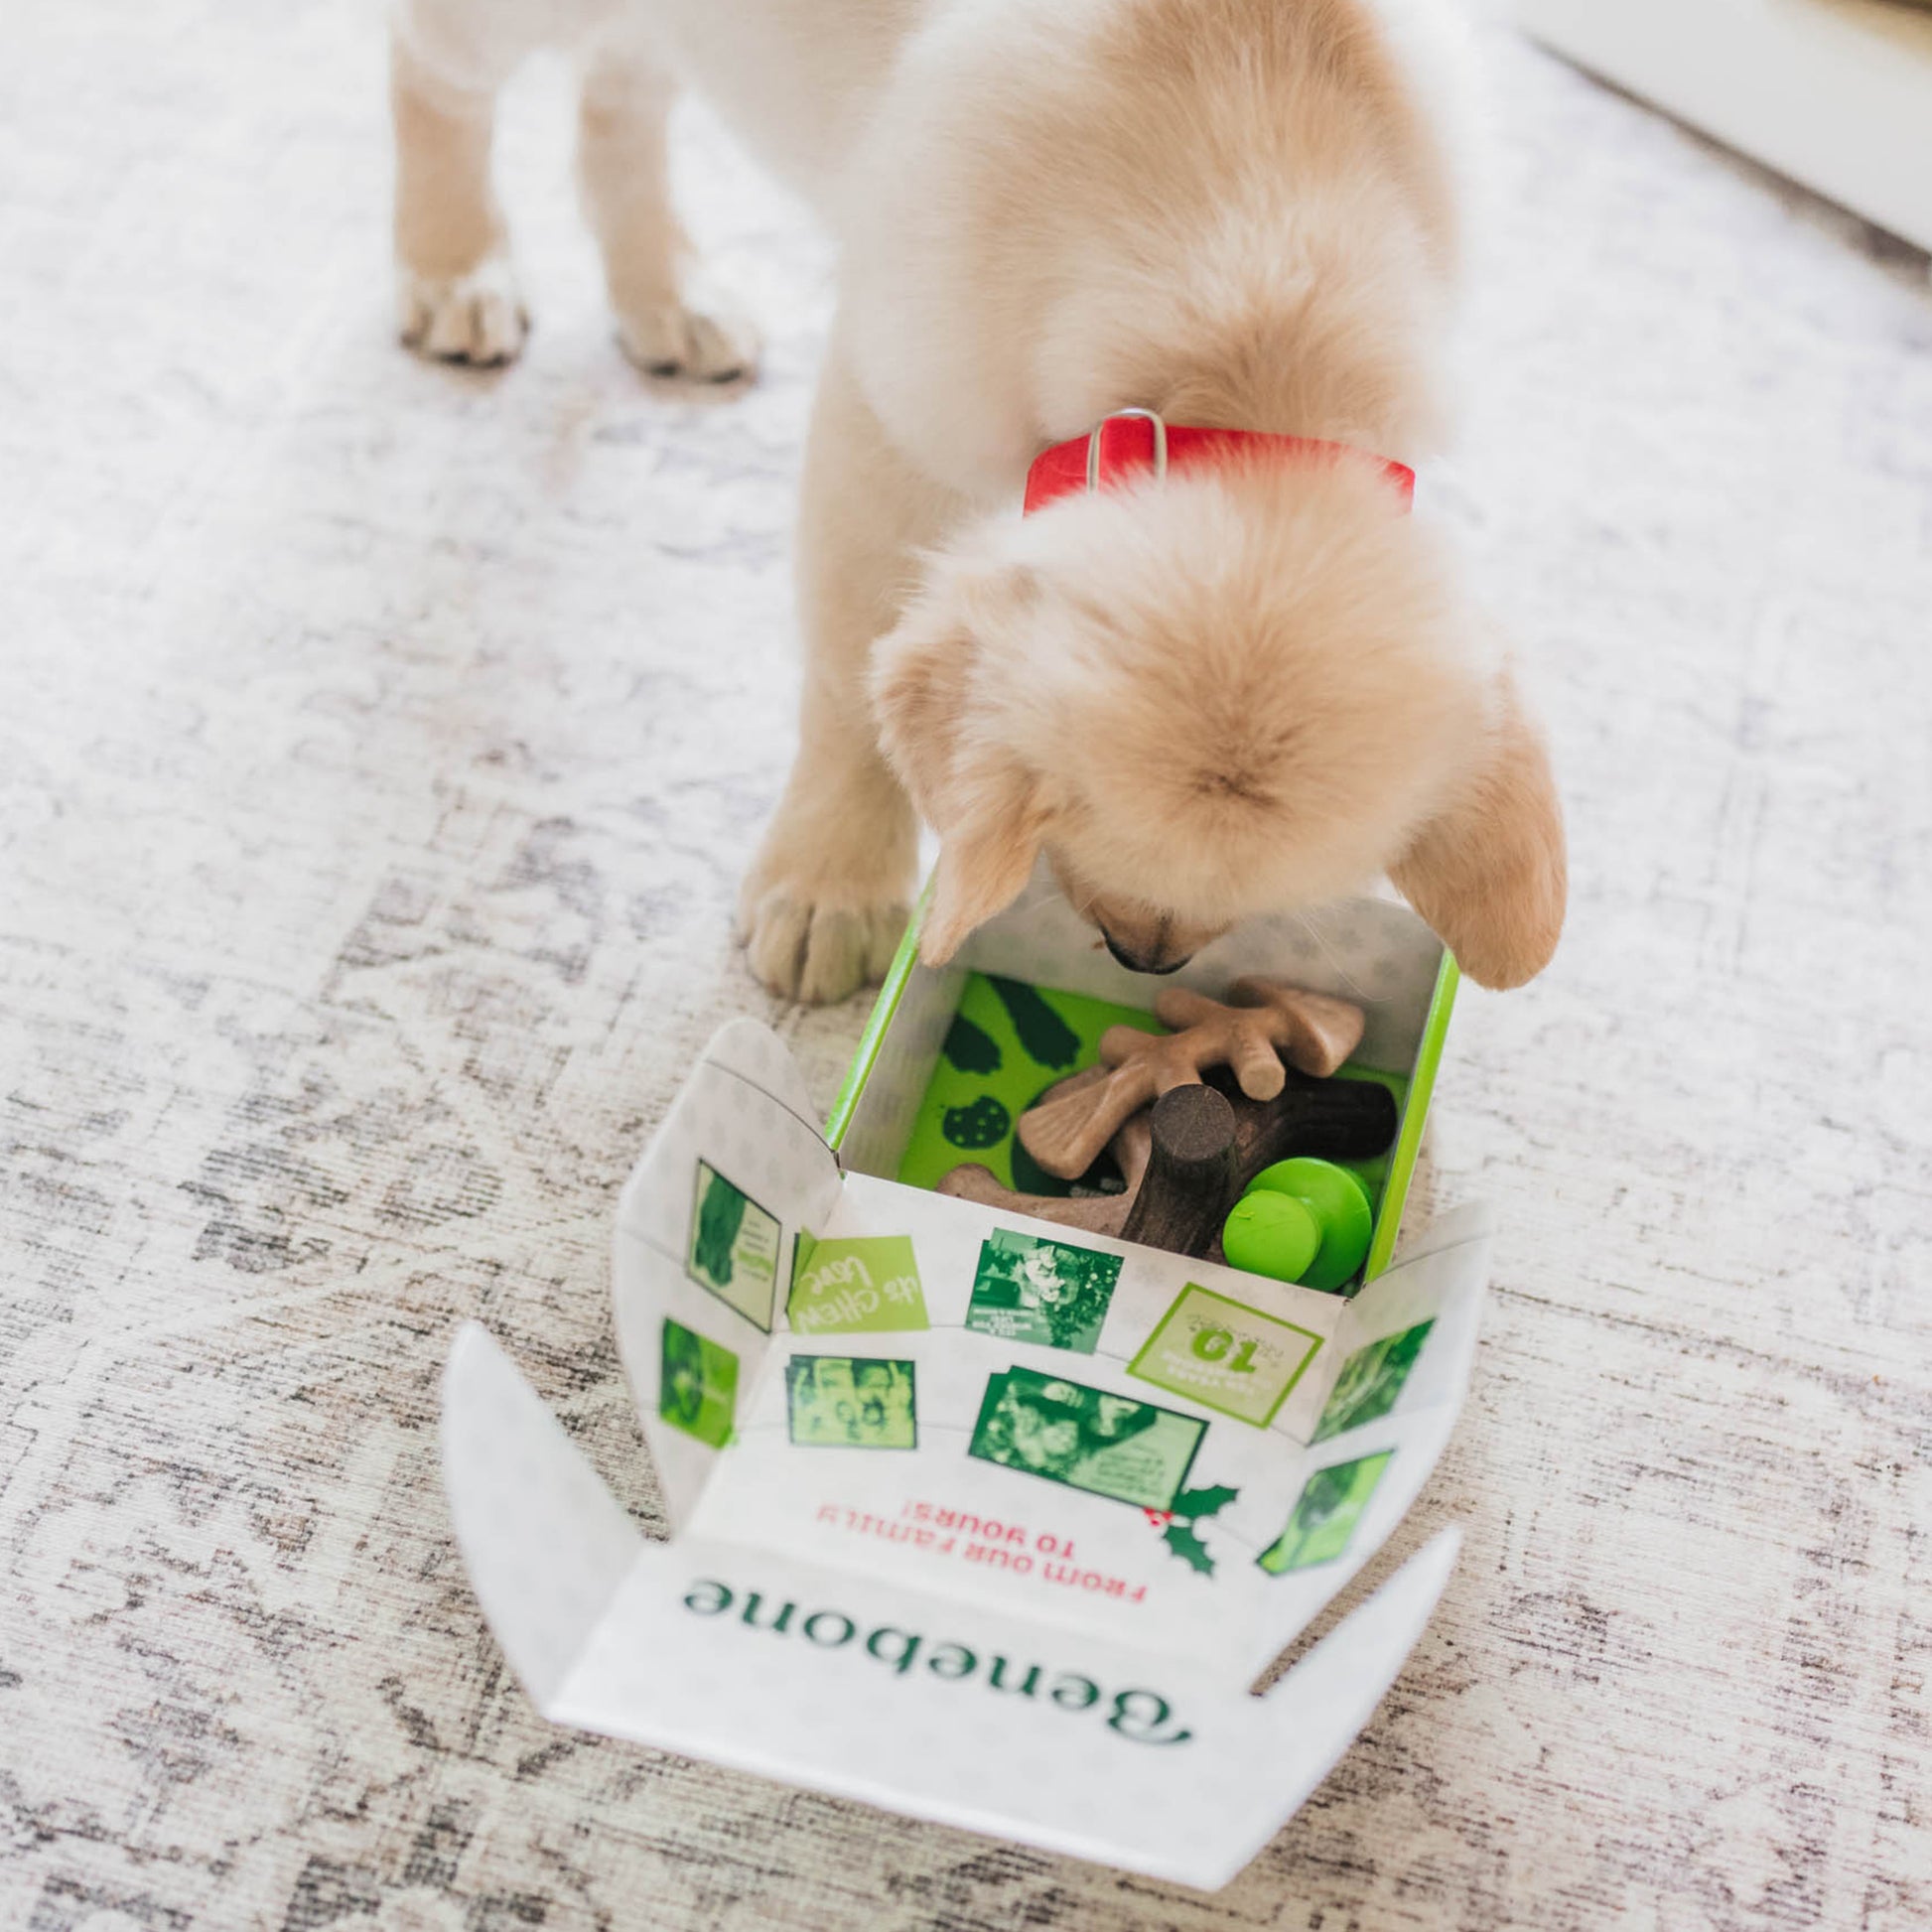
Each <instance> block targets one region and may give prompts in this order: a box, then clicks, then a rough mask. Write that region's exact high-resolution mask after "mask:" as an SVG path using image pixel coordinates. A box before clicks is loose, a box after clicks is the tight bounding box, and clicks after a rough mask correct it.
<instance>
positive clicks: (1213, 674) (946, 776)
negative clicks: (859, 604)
mask: <svg viewBox="0 0 1932 1932" xmlns="http://www.w3.org/2000/svg"><path fill="white" fill-rule="evenodd" d="M874 702H875V709H876V712H877V716H878V721H879V725H880V730H881V736H882V740H883V743H884V747H885V750H886V754H887V757H888V758H889V759H891V761H892V763H893V766H894V768H895V770H896V771H897V773H898V775H899V778H900V779H901V781H902V782H903V783H904V784H905V786H906V788H907V790H908V791H909V792H910V793H911V795H912V797H913V799H914V801H915V802H916V803H917V805H918V806H919V808H920V810H921V811H922V812H923V813H924V815H925V817H926V819H927V820H928V822H929V823H930V824H931V825H932V826H933V827H934V829H935V830H936V831H937V832H938V834H939V836H940V840H941V853H940V860H939V867H938V874H937V880H936V885H935V894H934V900H933V904H932V907H931V910H930V913H929V915H928V918H927V923H926V926H925V929H924V936H923V940H922V945H921V950H922V954H923V956H924V958H925V959H926V960H927V961H928V963H931V964H940V963H943V962H944V961H945V960H946V959H948V958H950V957H951V956H952V954H953V952H954V951H955V950H956V949H957V947H958V946H959V944H960V942H961V941H962V940H963V939H964V938H965V936H966V934H967V933H969V932H970V931H971V930H972V929H973V928H974V927H975V926H976V925H978V924H979V923H981V921H983V920H985V919H987V918H990V917H991V916H992V915H993V914H994V913H996V912H998V911H1000V910H1001V909H1002V908H1003V907H1004V906H1006V905H1008V904H1009V903H1011V901H1012V900H1013V899H1014V898H1015V897H1018V895H1019V893H1020V892H1021V890H1022V888H1023V887H1024V886H1025V885H1026V883H1027V881H1028V878H1029V877H1030V876H1031V874H1032V872H1033V868H1034V864H1035V860H1036V859H1037V858H1038V857H1039V855H1040V854H1041V853H1042V852H1043V853H1044V854H1045V855H1046V856H1047V858H1048V860H1049V862H1050V863H1051V865H1052V867H1053V869H1054V871H1055V873H1056V874H1057V876H1058V879H1059V881H1060V884H1061V886H1062V887H1063V888H1064V890H1065V892H1066V894H1067V897H1069V899H1070V900H1071V901H1072V903H1073V904H1074V905H1075V906H1076V907H1077V908H1078V909H1079V910H1080V912H1081V913H1082V914H1083V915H1084V916H1085V917H1086V918H1087V919H1088V920H1089V921H1091V922H1092V923H1093V924H1094V925H1095V926H1097V927H1098V928H1099V930H1100V931H1101V933H1102V934H1103V936H1104V937H1105V939H1106V941H1107V943H1108V945H1109V946H1110V947H1111V949H1112V950H1113V952H1114V954H1115V955H1116V957H1118V958H1119V959H1121V960H1122V961H1123V962H1124V963H1125V964H1127V965H1129V966H1131V967H1134V968H1136V969H1138V970H1141V971H1146V972H1163V971H1173V969H1174V968H1176V967H1178V966H1180V965H1182V964H1183V963H1185V961H1186V959H1187V958H1188V957H1189V956H1190V955H1191V954H1192V953H1193V952H1194V951H1195V950H1196V949H1197V948H1198V947H1200V946H1201V945H1204V944H1205V943H1206V942H1207V941H1208V940H1209V939H1211V938H1213V937H1215V936H1216V935H1217V934H1219V933H1220V932H1222V931H1224V930H1226V929H1227V928H1228V927H1229V926H1230V925H1232V924H1234V923H1235V922H1236V921H1237V920H1240V919H1243V918H1245V917H1248V916H1250V915H1253V914H1258V913H1270V912H1281V911H1288V910H1292V909H1294V908H1297V907H1299V906H1304V905H1311V904H1315V903H1318V902H1320V901H1321V900H1324V899H1328V898H1332V897H1337V896H1339V895H1341V894H1344V893H1347V892H1351V891H1355V890H1359V889H1360V888H1361V887H1362V886H1364V885H1365V884H1367V883H1368V882H1369V881H1371V880H1372V879H1374V878H1375V877H1376V876H1378V875H1379V874H1381V873H1384V872H1387V873H1388V874H1389V875H1390V876H1391V877H1392V878H1393V880H1394V881H1395V883H1396V885H1397V886H1398V887H1399V889H1400V890H1401V891H1402V892H1403V893H1404V894H1405V895H1406V896H1407V897H1408V898H1409V899H1410V901H1411V902H1412V903H1413V904H1414V905H1415V906H1416V908H1417V909H1418V911H1420V912H1421V913H1422V915H1423V916H1424V918H1426V919H1427V920H1428V921H1429V922H1430V924H1431V925H1432V926H1434V927H1435V929H1436V930H1437V931H1438V932H1439V933H1440V934H1441V935H1442V937H1443V938H1444V940H1445V941H1446V942H1447V943H1448V944H1449V947H1450V948H1451V949H1452V950H1453V951H1454V952H1455V954H1456V956H1457V958H1458V960H1459V961H1460V963H1461V965H1462V967H1463V969H1464V970H1465V971H1466V972H1467V973H1468V974H1469V975H1470V976H1471V977H1472V978H1473V979H1475V980H1477V981H1478V982H1480V983H1481V984H1483V985H1486V986H1514V985H1518V984H1520V983H1521V982H1522V981H1524V980H1526V979H1528V978H1529V977H1531V975H1533V974H1534V973H1536V972H1537V971H1539V970H1540V969H1541V968H1542V967H1543V965H1544V964H1545V963H1546V962H1547V961H1548V959H1549V957H1550V954H1551V952H1552V951H1553V950H1554V948H1555V945H1556V940H1557V934H1558V931H1559V928H1560V927H1561V925H1562V921H1563V910H1564V895H1565V866H1564V842H1563V829H1562V820H1561V814H1560V810H1559V807H1558V803H1557V798H1556V792H1555V787H1554V785H1553V783H1552V781H1551V777H1550V771H1549V765H1548V761H1547V759H1546V757H1545V754H1544V751H1543V747H1542V744H1541V742H1540V740H1539V739H1538V737H1537V735H1536V734H1535V732H1534V730H1533V729H1532V727H1531V726H1530V724H1529V723H1528V721H1527V719H1526V718H1525V716H1524V713H1523V711H1522V708H1521V706H1520V704H1519V703H1518V700H1517V696H1516V692H1515V689H1514V686H1513V684H1512V682H1511V679H1510V675H1509V671H1508V668H1507V666H1506V664H1505V663H1504V662H1503V661H1502V659H1501V656H1500V653H1499V652H1498V650H1497V648H1496V646H1495V644H1494V642H1493V641H1492V639H1491V637H1490V635H1489V633H1488V631H1487V627H1486V626H1485V625H1484V624H1483V623H1482V621H1480V619H1478V618H1477V617H1476V616H1475V615H1474V614H1473V613H1472V612H1471V611H1470V610H1469V608H1468V607H1467V606H1466V604H1465V603H1464V601H1463V597H1462V594H1461V592H1460V590H1459V588H1458V586H1457V584H1456V581H1455V577H1454V573H1453V571H1452V570H1451V568H1450V566H1449V559H1448V556H1447V554H1446V552H1445V549H1444V547H1443V545H1442V544H1441V543H1440V541H1439V540H1438V539H1437V537H1436V536H1435V534H1434V533H1433V532H1432V531H1431V530H1430V529H1429V527H1428V526H1427V525H1426V524H1424V523H1422V522H1419V521H1417V520H1416V519H1414V518H1410V517H1405V516H1401V515H1399V514H1397V512H1396V509H1395V507H1394V505H1393V504H1392V502H1391V499H1390V496H1389V493H1388V486H1387V484H1386V483H1384V482H1383V481H1382V480H1381V478H1380V477H1379V476H1377V475H1375V474H1374V473H1373V472H1372V471H1371V470H1369V468H1368V467H1367V466H1365V465H1363V466H1358V465H1354V464H1345V465H1339V466H1335V467H1326V466H1322V467H1285V466H1280V465H1272V466H1257V467H1254V468H1248V469H1237V470H1232V471H1216V472H1214V473H1212V474H1198V475H1195V476H1192V477H1174V478H1172V479H1170V480H1169V481H1168V482H1167V483H1163V484H1160V485H1154V484H1152V483H1149V484H1144V485H1141V486H1138V487H1135V488H1132V489H1126V490H1116V491H1112V492H1108V493H1105V494H1101V495H1094V496H1084V497H1073V498H1068V499H1065V500H1063V501H1061V502H1060V503H1057V504H1054V505H1052V506H1051V507H1049V508H1047V509H1045V510H1043V511H1042V512H1040V513H1039V514H1038V515H1036V516H1034V517H1030V518H1028V519H1026V520H1025V521H1022V520H1020V519H1018V518H1013V517H1005V518H1001V519H998V520H996V521H992V522H989V523H987V524H985V525H983V526H981V527H980V528H979V529H978V530H976V531H974V532H972V533H970V534H969V535H968V536H967V537H966V538H965V539H963V540H962V541H961V542H960V543H959V544H958V545H957V546H956V547H955V548H954V549H953V550H952V551H950V552H948V553H946V554H944V555H941V556H939V557H937V558H935V559H933V560H932V562H931V565H930V568H929V571H928V575H927V578H926V581H925V583H924V585H923V588H922V589H921V590H920V592H919V593H918V594H917V596H916V597H915V598H914V599H913V601H912V602H911V604H910V606H909V607H908V609H907V610H906V613H905V615H904V618H903V620H902V621H901V622H900V623H899V625H898V627H897V629H896V630H895V631H894V632H893V633H892V634H891V635H890V636H889V637H887V638H886V639H885V640H884V641H883V642H882V644H881V646H880V649H879V652H878V657H877V662H876V667H875V673H874Z"/></svg>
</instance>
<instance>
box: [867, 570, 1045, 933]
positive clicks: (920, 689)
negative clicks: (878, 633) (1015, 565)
mask: <svg viewBox="0 0 1932 1932" xmlns="http://www.w3.org/2000/svg"><path fill="white" fill-rule="evenodd" d="M1031 596H1032V587H1031V584H1030V582H1029V581H1028V580H1027V578H1026V575H1025V573H1024V572H1021V571H1018V570H1003V571H968V570H966V569H963V568H961V567H959V566H957V565H954V566H952V567H950V568H944V567H942V572H941V574H939V575H937V576H936V577H935V579H934V581H933V582H932V583H931V584H929V585H928V586H927V588H926V589H925V590H924V591H923V592H922V593H921V594H920V595H919V597H918V598H917V599H916V600H915V601H914V603H913V604H912V606H911V607H910V608H909V609H908V610H907V612H906V614H905V616H904V618H903V620H902V621H900V623H899V625H898V627H897V629H896V630H894V631H893V632H892V633H891V634H890V635H888V636H887V637H885V638H883V639H881V641H880V643H879V645H878V647H877V651H876V653H875V657H874V664H873V677H872V699H873V715H874V717H875V718H876V719H877V721H878V724H879V740H880V747H881V749H882V750H883V751H884V752H885V754H886V759H887V761H888V763H890V764H891V765H892V767H893V770H894V771H895V772H896V773H897V776H898V780H899V782H900V783H901V784H902V785H903V786H904V787H905V789H906V791H907V793H908V794H909V795H910V797H911V799H912V802H913V804H914V805H916V806H917V807H918V809H919V814H920V816H921V817H922V818H924V819H925V821H926V823H927V824H929V825H930V826H931V827H932V829H933V830H934V831H935V832H937V833H938V834H939V840H940V850H939V864H938V867H937V869H936V871H935V874H934V883H933V896H932V904H931V907H930V909H929V910H928V911H927V913H926V919H925V924H924V927H923V928H922V930H921V933H920V938H919V957H920V958H921V959H922V960H924V961H925V963H926V964H927V965H928V966H943V965H944V964H945V963H946V961H947V960H949V959H950V958H951V957H952V956H953V954H954V953H955V952H957V951H958V949H959V946H960V943H961V941H962V940H964V939H965V937H966V935H967V934H968V933H969V932H971V931H972V930H973V928H974V927H975V926H977V925H981V924H983V923H984V922H985V921H986V920H988V919H990V918H991V917H992V916H993V915H994V914H995V913H996V912H1000V911H1004V910H1005V908H1006V907H1007V906H1009V905H1011V904H1012V903H1013V901H1014V900H1015V899H1016V898H1018V897H1020V894H1021V893H1022V891H1023V890H1024V889H1025V887H1026V884H1027V881H1028V880H1029V879H1030V878H1031V877H1032V876H1033V870H1034V862H1035V860H1036V859H1037V858H1038V856H1039V848H1040V842H1041V839H1042V837H1043V834H1044V831H1045V813H1044V810H1043V808H1042V806H1041V803H1040V799H1039V792H1038V786H1037V784H1036V783H1035V780H1034V778H1033V776H1032V775H1031V773H1030V772H1029V771H1028V770H1027V768H1026V767H1025V765H1024V764H1023V763H1022V762H1021V760H1020V759H1019V758H1018V757H1017V756H1016V755H1015V754H1014V753H1013V751H1012V750H1010V749H1009V748H1008V747H1007V746H1006V745H1004V744H1003V743H1002V742H1001V737H1000V733H999V726H998V718H997V716H996V715H995V713H994V711H993V708H992V707H990V706H989V705H988V703H987V702H986V700H985V699H984V697H983V696H981V695H980V686H981V677H982V672H983V653H984V652H985V649H986V642H985V638H986V634H987V632H988V630H989V628H990V627H991V626H995V625H1000V624H1003V623H1006V622H1009V621H1012V619H1013V617H1014V615H1015V614H1016V613H1017V612H1019V611H1020V610H1022V609H1023V608H1024V607H1025V606H1026V604H1027V603H1028V602H1029V600H1030V598H1031Z"/></svg>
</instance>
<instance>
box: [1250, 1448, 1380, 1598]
mask: <svg viewBox="0 0 1932 1932" xmlns="http://www.w3.org/2000/svg"><path fill="white" fill-rule="evenodd" d="M1394 1454H1395V1450H1394V1449H1384V1450H1383V1451H1382V1452H1381V1453H1380V1454H1379V1455H1364V1456H1362V1457H1361V1458H1360V1459H1359V1460H1357V1461H1354V1462H1337V1463H1335V1464H1334V1465H1333V1466H1332V1467H1330V1468H1326V1469H1317V1470H1315V1472H1314V1474H1313V1475H1311V1476H1310V1477H1309V1479H1308V1483H1307V1485H1306V1487H1305V1488H1304V1489H1303V1491H1302V1496H1301V1500H1300V1501H1299V1502H1298V1503H1297V1504H1296V1505H1295V1514H1294V1515H1293V1516H1291V1517H1290V1518H1289V1519H1288V1528H1287V1529H1285V1530H1284V1531H1283V1532H1282V1533H1281V1535H1280V1536H1278V1537H1277V1538H1276V1539H1275V1541H1274V1542H1273V1543H1271V1544H1270V1545H1269V1546H1268V1548H1267V1549H1265V1550H1264V1551H1262V1553H1261V1555H1260V1556H1258V1557H1257V1558H1256V1559H1255V1561H1256V1562H1257V1563H1259V1564H1260V1565H1261V1567H1262V1569H1264V1570H1265V1571H1267V1572H1268V1574H1269V1575H1270V1576H1271V1577H1285V1576H1287V1575H1288V1573H1289V1572H1290V1571H1292V1570H1312V1569H1313V1568H1314V1566H1315V1565H1316V1564H1318V1563H1333V1562H1334V1560H1335V1559H1336V1558H1337V1557H1338V1556H1340V1555H1342V1553H1343V1552H1344V1551H1345V1550H1346V1549H1347V1548H1348V1545H1349V1543H1350V1541H1351V1540H1352V1539H1353V1537H1354V1534H1355V1525H1356V1524H1357V1523H1359V1522H1360V1521H1361V1520H1362V1511H1363V1510H1365V1509H1366V1508H1367V1507H1368V1499H1369V1498H1370V1497H1371V1496H1372V1495H1374V1494H1375V1485H1376V1484H1377V1483H1378V1482H1380V1481H1381V1480H1382V1471H1383V1470H1384V1469H1386V1468H1387V1467H1388V1466H1389V1462H1390V1460H1391V1458H1392V1457H1393V1456H1394Z"/></svg>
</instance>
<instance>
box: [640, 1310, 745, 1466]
mask: <svg viewBox="0 0 1932 1932" xmlns="http://www.w3.org/2000/svg"><path fill="white" fill-rule="evenodd" d="M737 1410H738V1357H737V1356H736V1355H734V1354H733V1353H732V1351H731V1350H730V1349H729V1348H726V1347H724V1346H722V1345H721V1344H720V1343H718V1342H715V1341H713V1340H712V1339H711V1338H710V1337H709V1336H708V1335H701V1334H698V1333H696V1332H695V1331H694V1330H693V1329H690V1328H687V1327H685V1326H684V1324H683V1323H682V1322H678V1321H673V1320H672V1319H671V1318H670V1317H669V1316H668V1315H666V1316H665V1318H664V1353H663V1363H662V1370H661V1373H660V1374H659V1377H658V1383H657V1413H658V1414H659V1415H660V1416H662V1417H663V1418H664V1420H665V1421H666V1422H667V1423H669V1424H670V1425H671V1427H672V1428H673V1429H681V1430H683V1431H684V1433H685V1434H686V1435H687V1436H695V1437H696V1438H697V1439H698V1441H699V1442H701V1443H709V1444H710V1445H711V1447H712V1448H713V1449H723V1448H724V1447H725V1445H726V1444H727V1443H729V1442H730V1441H731V1439H732V1418H733V1416H734V1415H735V1414H736V1413H737Z"/></svg>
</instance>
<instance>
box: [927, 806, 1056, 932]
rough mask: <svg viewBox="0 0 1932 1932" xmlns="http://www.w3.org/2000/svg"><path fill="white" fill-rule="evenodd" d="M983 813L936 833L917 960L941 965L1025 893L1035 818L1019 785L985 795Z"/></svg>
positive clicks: (1035, 845) (1035, 852) (1035, 844)
mask: <svg viewBox="0 0 1932 1932" xmlns="http://www.w3.org/2000/svg"><path fill="white" fill-rule="evenodd" d="M985 804H986V809H985V811H984V812H982V813H976V814H975V815H974V817H973V818H971V819H969V820H968V821H967V822H966V823H965V824H963V825H959V826H955V827H954V828H953V829H952V830H951V831H949V832H945V833H942V834H941V843H940V846H939V864H938V866H937V868H936V869H935V871H934V874H933V885H932V904H931V905H930V907H928V908H927V911H926V915H925V924H924V925H923V926H922V927H921V928H920V931H919V957H920V959H922V960H923V961H924V962H925V963H926V965H928V966H943V965H944V964H945V963H946V961H947V960H949V959H950V958H951V957H952V956H953V954H954V953H956V952H957V951H958V950H959V948H960V945H961V943H962V942H963V941H964V939H965V937H966V935H967V934H968V933H969V932H971V931H972V930H973V928H974V927H975V926H980V925H984V924H985V923H986V921H987V920H988V919H990V918H991V917H992V916H993V915H994V913H996V912H1004V911H1005V910H1006V908H1007V907H1008V906H1009V905H1011V904H1012V903H1013V901H1014V900H1015V899H1017V898H1018V897H1020V895H1021V894H1022V893H1023V892H1025V891H1026V888H1027V881H1028V880H1030V879H1031V878H1032V877H1033V873H1034V862H1035V860H1036V859H1037V858H1038V857H1039V835H1040V829H1041V827H1040V814H1039V811H1038V808H1037V806H1036V804H1035V800H1034V797H1033V795H1032V787H1031V786H1029V785H1027V784H1026V783H1025V781H1024V780H1021V781H1019V782H1017V783H1015V784H1013V785H1012V786H1011V787H1009V788H1006V789H1005V790H1004V793H1003V795H997V796H996V795H992V794H989V796H988V797H987V799H986V801H985Z"/></svg>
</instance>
